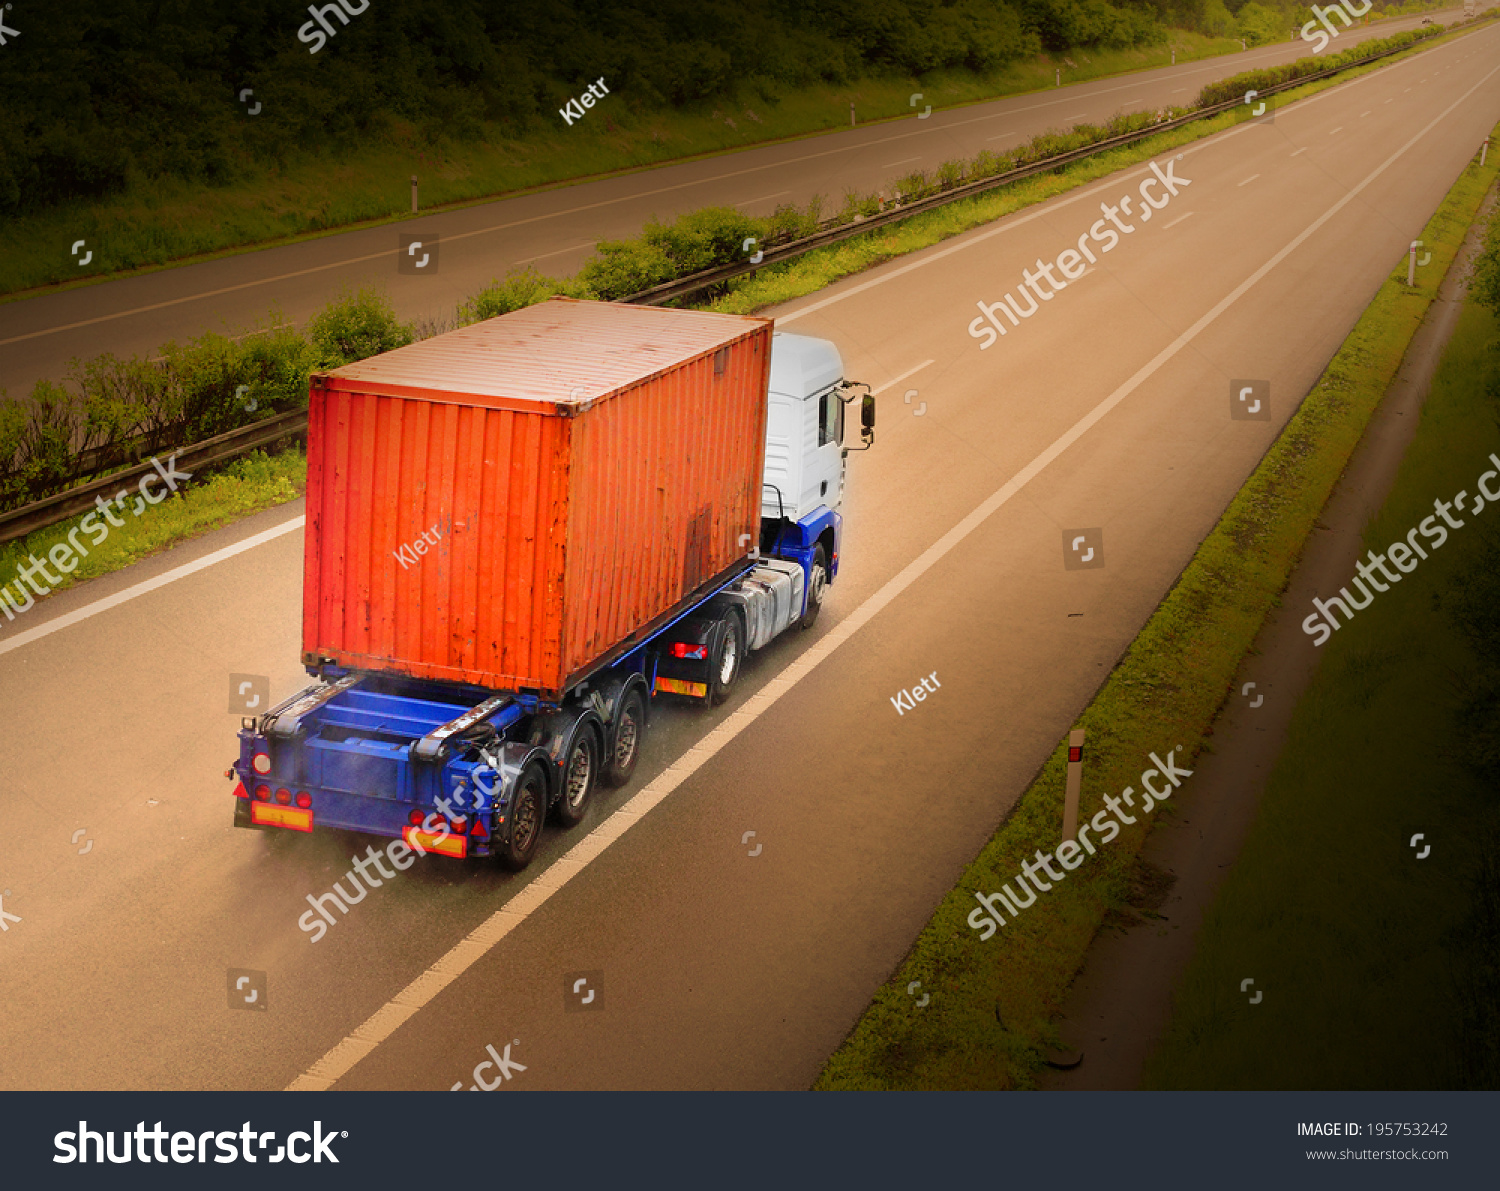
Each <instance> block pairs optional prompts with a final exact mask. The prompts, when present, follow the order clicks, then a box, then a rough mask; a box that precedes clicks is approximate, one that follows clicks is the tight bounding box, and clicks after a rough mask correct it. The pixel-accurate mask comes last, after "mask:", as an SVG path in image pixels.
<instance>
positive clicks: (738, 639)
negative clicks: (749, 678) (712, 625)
mask: <svg viewBox="0 0 1500 1191" xmlns="http://www.w3.org/2000/svg"><path fill="white" fill-rule="evenodd" d="M723 624H724V630H723V632H722V633H720V635H719V648H718V650H717V651H716V652H715V654H714V662H713V669H712V671H711V672H710V674H709V676H708V705H709V706H710V707H713V706H714V705H715V704H718V703H723V702H724V701H725V700H726V699H728V698H729V696H730V694H731V693H732V692H733V691H734V684H735V683H736V682H738V681H739V677H740V667H741V665H742V664H743V663H744V660H745V626H744V625H743V624H741V623H740V616H739V613H738V612H734V611H727V612H725V613H724V618H723Z"/></svg>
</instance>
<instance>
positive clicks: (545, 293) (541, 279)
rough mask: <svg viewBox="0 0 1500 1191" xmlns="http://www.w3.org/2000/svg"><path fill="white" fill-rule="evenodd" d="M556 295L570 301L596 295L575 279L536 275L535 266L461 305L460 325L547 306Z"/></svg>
mask: <svg viewBox="0 0 1500 1191" xmlns="http://www.w3.org/2000/svg"><path fill="white" fill-rule="evenodd" d="M555 294H562V295H564V296H565V297H569V298H591V297H593V296H594V295H593V293H592V292H590V291H589V290H588V289H586V287H585V286H583V285H582V284H581V283H580V282H578V281H575V280H574V279H572V278H567V279H564V280H558V279H557V278H556V277H547V276H545V275H543V274H541V273H538V272H537V271H536V268H535V267H534V266H532V265H526V266H525V267H524V268H519V269H512V270H511V271H510V272H509V273H507V274H506V275H505V278H504V279H503V280H501V279H499V278H496V279H495V280H494V281H492V282H490V283H489V285H487V286H485V287H484V289H482V290H480V291H479V292H478V293H477V294H474V295H473V296H472V297H469V298H467V299H466V300H465V301H463V302H462V303H460V304H459V307H458V323H459V326H462V327H466V326H468V325H469V324H470V323H477V322H480V321H482V320H484V319H487V318H494V317H495V316H496V315H500V314H509V313H510V312H511V311H512V310H520V309H521V308H522V307H523V306H533V305H535V304H536V303H537V302H545V301H546V300H547V299H548V298H550V297H552V296H553V295H555Z"/></svg>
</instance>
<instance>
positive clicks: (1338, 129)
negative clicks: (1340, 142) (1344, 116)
mask: <svg viewBox="0 0 1500 1191" xmlns="http://www.w3.org/2000/svg"><path fill="white" fill-rule="evenodd" d="M1343 131H1344V126H1343V125H1342V124H1340V125H1339V126H1338V127H1337V128H1335V129H1334V130H1333V131H1332V132H1330V133H1329V134H1328V135H1329V136H1337V135H1338V134H1339V133H1341V132H1343Z"/></svg>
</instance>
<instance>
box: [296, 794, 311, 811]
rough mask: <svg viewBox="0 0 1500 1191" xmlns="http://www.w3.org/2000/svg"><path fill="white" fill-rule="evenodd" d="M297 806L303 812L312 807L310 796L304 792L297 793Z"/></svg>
mask: <svg viewBox="0 0 1500 1191" xmlns="http://www.w3.org/2000/svg"><path fill="white" fill-rule="evenodd" d="M297 805H298V806H300V807H301V808H302V809H303V810H306V809H307V808H308V807H310V806H311V805H312V795H311V794H309V793H308V792H307V791H306V790H300V791H298V793H297Z"/></svg>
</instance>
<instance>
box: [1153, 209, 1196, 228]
mask: <svg viewBox="0 0 1500 1191" xmlns="http://www.w3.org/2000/svg"><path fill="white" fill-rule="evenodd" d="M1197 213H1198V212H1196V211H1189V212H1188V213H1187V214H1186V215H1179V216H1178V217H1177V218H1176V219H1174V220H1172V222H1171V223H1164V224H1162V225H1161V230H1162V231H1166V230H1167V229H1168V228H1169V227H1176V226H1177V225H1178V224H1179V223H1181V222H1182V221H1183V220H1184V219H1191V218H1192V217H1193V216H1194V215H1196V214H1197Z"/></svg>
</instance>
